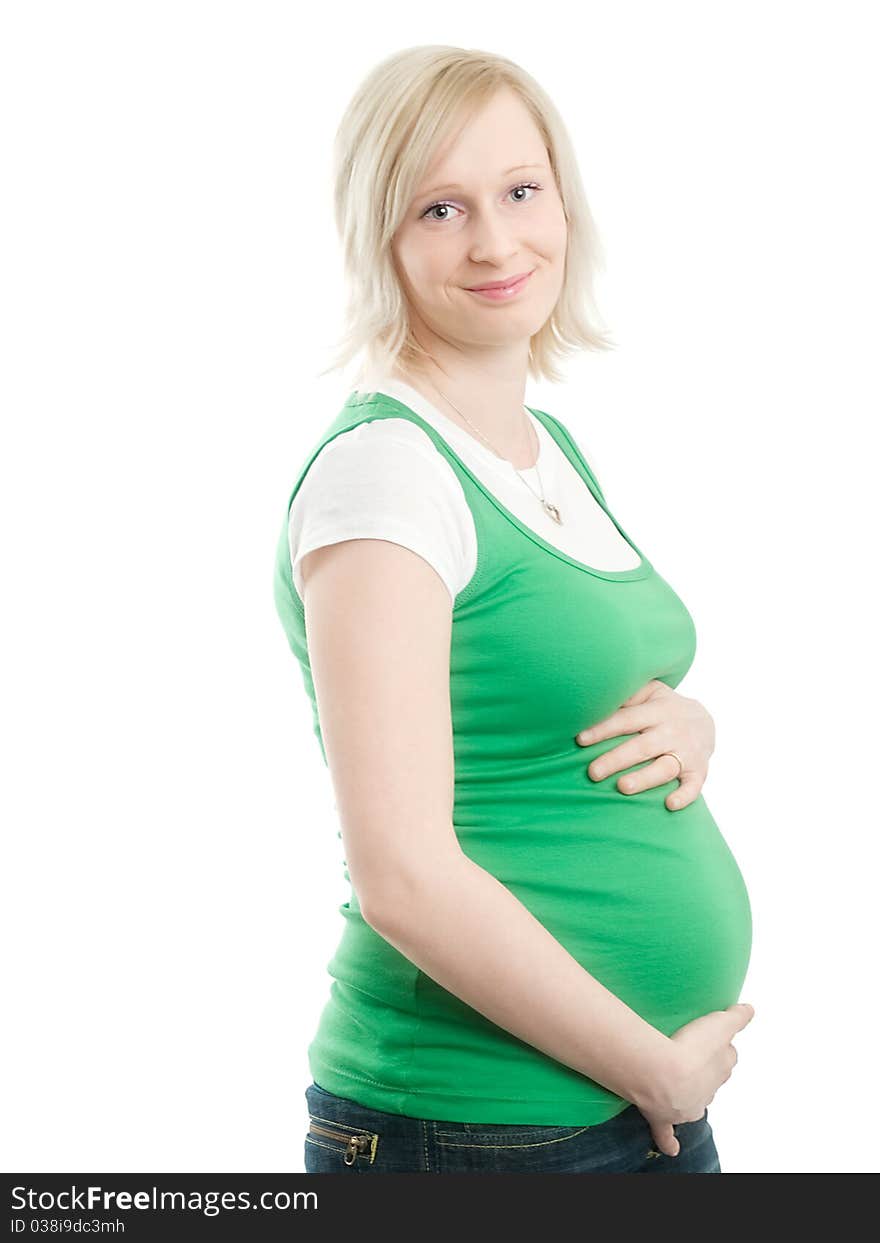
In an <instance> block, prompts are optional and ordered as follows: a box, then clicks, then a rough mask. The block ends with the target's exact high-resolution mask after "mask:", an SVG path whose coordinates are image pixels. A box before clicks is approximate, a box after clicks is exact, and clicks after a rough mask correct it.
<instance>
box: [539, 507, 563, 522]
mask: <svg viewBox="0 0 880 1243" xmlns="http://www.w3.org/2000/svg"><path fill="white" fill-rule="evenodd" d="M541 504H542V505H543V506H544V509H545V511H546V512H547V513H548V514H549V515H550V517H551V518H552V519H553V521H554V522H558V523H559V525H560V526H562V517H561V516H560V513H559V510H558V509H557V508H556V506H555V505H552V504H551V503H550V501H542V502H541Z"/></svg>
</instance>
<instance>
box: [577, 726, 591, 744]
mask: <svg viewBox="0 0 880 1243" xmlns="http://www.w3.org/2000/svg"><path fill="white" fill-rule="evenodd" d="M589 737H590V731H589V730H588V729H582V730H581V732H580V733H579V734H578V736H577V740H578V742H587V741H588V740H589Z"/></svg>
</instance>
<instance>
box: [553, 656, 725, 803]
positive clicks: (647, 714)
mask: <svg viewBox="0 0 880 1243" xmlns="http://www.w3.org/2000/svg"><path fill="white" fill-rule="evenodd" d="M619 734H635V735H636V737H635V738H632V739H630V741H629V742H621V743H619V744H618V746H616V747H612V748H611V750H610V751H606V752H604V753H603V754H602V755H600V756H597V757H596V759H595V760H593V762H592V763H591V764H590V766H589V767H588V769H587V772H588V773H589V775H590V777H591V778H592V780H593V781H601V780H602V779H603V778H605V777H608V776H610V775H611V773H616V772H620V770H621V769H622V768H629V767H630V766H631V765H633V764H639V763H641V762H643V761H644V760H650V759H653V760H654V762H653V764H647V765H646V766H645V767H644V768H640V769H638V771H637V772H634V773H627V774H626V776H625V777H621V779H620V780H619V781H618V783H617V788H618V790H620V792H621V793H622V794H638V793H639V792H640V791H641V790H648V789H651V788H652V787H654V786H661V785H665V784H666V783H667V782H668V781H673V780H674V779H675V778H676V777H678V778H679V785H678V788H677V789H676V790H673V791H671V792H670V794H669V795H668V796H667V798H666V806H667V807H668V808H669V810H670V811H677V810H678V809H679V808H681V807H686V806H687V805H688V803H692V802H693V801H694V799H695V798H696V797H697V796H698V794H699V793H700V791H701V790H702V788H703V783H704V781H705V780H706V775H707V772H708V769H709V757H710V756H711V754H712V752H713V751H714V750H715V722H714V721H713V720H712V717H711V716H710V715H709V713H708V712H707V711H706V709H705V708H704V707H703V705H702V704H701V703H700V702H699V701H698V700H696V699H689V698H688V697H687V695H679V693H678V692H677V691H674V690H673V689H672V687H670V686H667V685H666V683H665V682H658V681H657V680H656V679H652V681H650V682H648V683H646V685H645V686H643V687H642V688H641V690H638V691H636V693H635V695H631V696H630V698H629V699H626V700H624V702H623V703H622V704H621V706H620V707H619V708H618V709H617V711H616V712H612V714H611V716H609V717H606V718H605V720H604V721H599V723H598V724H597V725H593V726H591V727H590V728H589V729H585V730H582V731H581V732H580V733H579V734H578V735H577V738H576V739H575V741H576V742H578V743H580V744H581V745H583V746H592V744H593V743H595V742H601V741H602V740H603V739H605V738H616V737H617V736H618V735H619ZM664 751H675V752H676V753H677V754H678V755H680V756H681V761H682V764H683V765H684V767H683V768H682V770H681V772H680V773H679V763H678V760H677V759H676V758H675V756H674V755H664V754H663V753H664ZM655 757H656V758H655Z"/></svg>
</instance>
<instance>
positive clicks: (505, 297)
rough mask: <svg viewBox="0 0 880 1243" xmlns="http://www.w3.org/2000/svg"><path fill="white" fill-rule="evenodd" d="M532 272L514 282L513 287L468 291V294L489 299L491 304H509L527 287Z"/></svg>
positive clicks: (503, 286) (504, 286) (505, 286)
mask: <svg viewBox="0 0 880 1243" xmlns="http://www.w3.org/2000/svg"><path fill="white" fill-rule="evenodd" d="M530 276H532V273H531V272H527V273H526V274H525V276H521V277H520V278H519V280H517V281H514V282H513V284H512V285H502V286H501V287H500V288H498V289H468V290H467V292H468V293H472V294H474V295H475V297H477V298H488V299H489V301H490V302H508V301H509V300H510V299H511V298H515V297H516V295H517V294H518V293H519V292H520V290H521V289H524V288H525V287H526V284H527V283H528V280H529V277H530Z"/></svg>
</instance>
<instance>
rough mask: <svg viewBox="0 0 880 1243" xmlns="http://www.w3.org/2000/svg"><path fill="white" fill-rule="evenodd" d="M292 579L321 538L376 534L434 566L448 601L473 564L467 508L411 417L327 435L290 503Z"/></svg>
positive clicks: (297, 580) (299, 586) (298, 582)
mask: <svg viewBox="0 0 880 1243" xmlns="http://www.w3.org/2000/svg"><path fill="white" fill-rule="evenodd" d="M288 538H289V542H290V562H291V566H292V567H293V585H294V588H295V589H296V592H297V595H298V596H299V597H300V599H302V597H303V583H302V573H301V568H300V562H301V561H302V559H303V557H304V556H305V555H306V554H307V553H309V552H313V551H314V549H316V548H321V547H323V546H324V545H325V544H338V543H340V542H341V541H342V540H350V539H383V540H388V541H390V542H391V543H394V544H401V545H403V547H405V548H409V549H410V550H411V551H412V552H415V553H417V554H418V556H420V557H422V558H423V560H425V561H427V562H428V564H429V565H431V566H432V567H433V569H434V570H435V571H436V573H437V574H438V575H439V576H440V578H441V579H442V580H443V582H444V583H445V585H446V589H447V590H448V592H449V594H450V596H451V598H452V600H453V602H454V600H455V597H456V595H457V594H458V593H459V592H460V591H461V589H462V588H463V587H464V586H466V584H467V583H468V582H469V580H470V579H471V577H472V575H473V573H474V570H475V569H476V560H477V556H476V551H477V549H476V531H475V528H474V521H473V515H472V514H471V511H470V507H469V506H468V503H467V500H466V498H465V495H464V492H463V490H462V487H461V483H460V482H459V479H458V476H457V475H456V474H455V471H454V470H453V468H452V466H451V465H450V464H449V462H448V461H447V459H446V458H445V457H444V456H443V454H442V453H441V452H440V450H439V449H437V447H436V446H435V445H434V443H433V441H432V440H431V439H430V437H429V436H428V435H427V434H426V433H425V432H424V430H423V429H422V428H420V427H418V426H417V425H416V424H415V423H413V422H412V421H411V420H410V419H395V418H388V419H373V420H371V421H366V422H363V423H359V424H358V425H357V426H356V427H353V428H351V429H350V430H349V431H347V432H341V433H340V434H339V435H338V436H336V437H334V439H333V440H330V441H328V443H327V444H326V445H324V447H323V448H322V449H321V450H320V452H319V453H318V455H317V456H316V458H315V460H314V461H313V462H312V463H311V465H310V467H309V469H308V471H307V472H306V475H305V478H304V479H303V481H302V483H301V484H300V487H299V490H298V492H297V494H296V496H295V497H294V500H293V504H292V505H291V507H290V515H289V521H288Z"/></svg>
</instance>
